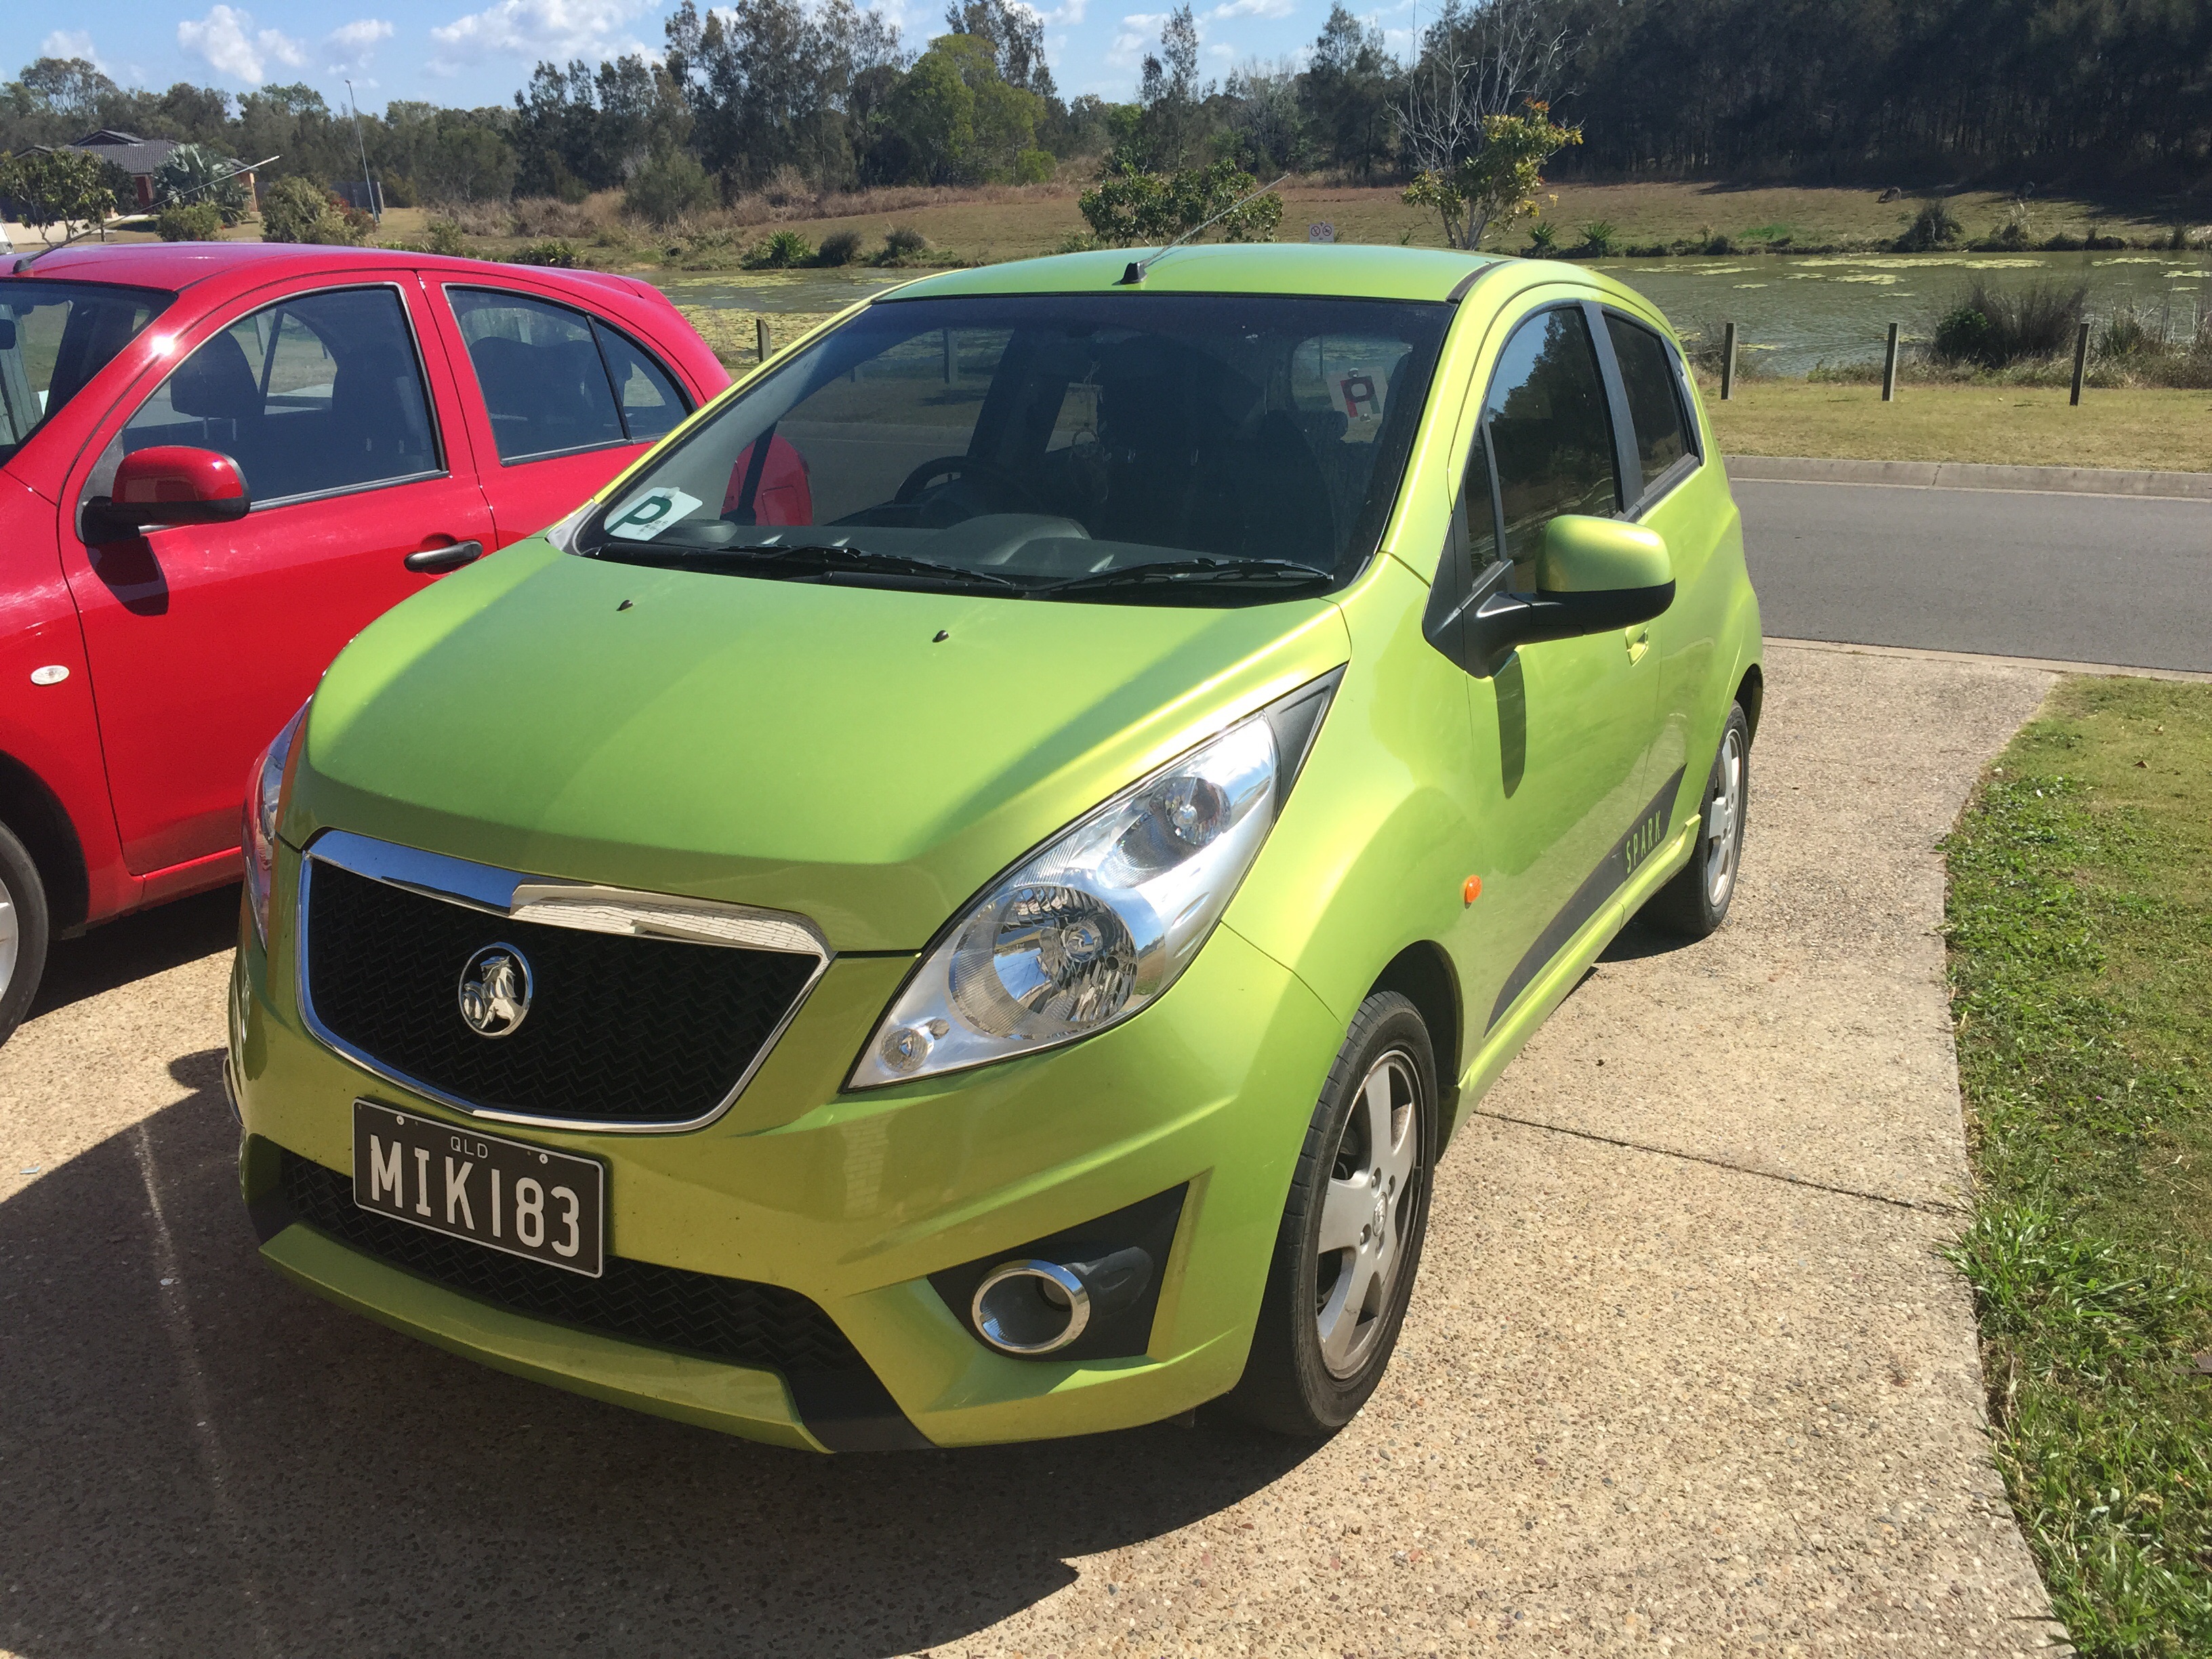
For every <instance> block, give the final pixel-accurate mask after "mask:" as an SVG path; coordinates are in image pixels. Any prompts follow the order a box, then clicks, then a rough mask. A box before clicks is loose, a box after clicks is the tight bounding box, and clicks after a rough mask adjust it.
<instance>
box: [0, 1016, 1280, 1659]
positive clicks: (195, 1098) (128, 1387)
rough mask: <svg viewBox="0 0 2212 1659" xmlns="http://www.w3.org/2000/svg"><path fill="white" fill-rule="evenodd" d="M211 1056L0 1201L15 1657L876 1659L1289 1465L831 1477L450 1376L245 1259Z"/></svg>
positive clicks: (1232, 1451) (191, 1057) (1246, 1439)
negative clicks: (167, 1094)
mask: <svg viewBox="0 0 2212 1659" xmlns="http://www.w3.org/2000/svg"><path fill="white" fill-rule="evenodd" d="M219 1061H220V1054H219V1053H218V1052H210V1053H206V1054H187V1055H184V1056H180V1057H179V1058H178V1059H177V1060H173V1061H172V1062H171V1066H170V1072H171V1075H172V1076H173V1078H175V1079H177V1080H178V1081H179V1083H181V1084H183V1085H185V1087H187V1088H190V1089H191V1090H192V1091H193V1092H192V1093H191V1095H190V1096H189V1097H186V1098H185V1099H183V1100H181V1101H179V1102H177V1103H175V1104H173V1105H171V1106H168V1107H166V1108H164V1109H161V1110H160V1111H158V1112H156V1113H155V1114H154V1115H152V1116H150V1117H149V1118H147V1119H145V1120H144V1121H142V1122H140V1123H138V1124H136V1125H133V1126H132V1127H131V1128H129V1129H126V1130H125V1131H123V1132H122V1133H118V1134H116V1135H113V1136H112V1137H110V1138H109V1139H106V1140H104V1141H101V1142H100V1143H99V1144H97V1145H96V1146H94V1147H92V1148H91V1149H90V1150H89V1151H88V1152H85V1153H83V1154H82V1155H81V1156H79V1157H76V1158H72V1159H70V1161H68V1162H67V1163H65V1164H62V1165H61V1166H59V1167H58V1168H56V1169H54V1170H52V1171H51V1172H50V1173H47V1174H46V1175H44V1176H40V1178H39V1179H37V1180H35V1181H33V1182H32V1183H31V1184H30V1185H29V1186H28V1187H27V1188H23V1189H22V1190H21V1192H19V1193H18V1194H16V1195H15V1197H13V1198H12V1199H10V1200H7V1201H6V1202H5V1203H4V1204H0V1316H4V1318H5V1321H6V1325H7V1330H8V1334H7V1337H6V1340H4V1342H0V1400H4V1401H6V1402H7V1409H6V1410H5V1411H4V1412H0V1559H4V1560H5V1562H6V1563H7V1565H6V1566H5V1567H4V1568H0V1649H5V1650H8V1651H9V1652H12V1653H14V1654H16V1655H20V1656H23V1659H49V1656H53V1659H58V1656H64V1655H67V1656H71V1659H101V1656H107V1655H121V1654H124V1653H126V1652H128V1653H139V1652H145V1651H155V1652H168V1653H191V1654H195V1655H209V1656H215V1655H227V1654H232V1653H237V1654H257V1655H258V1654H270V1655H275V1654H279V1653H315V1654H333V1655H334V1654H375V1655H386V1654H398V1653H405V1654H408V1655H410V1656H412V1655H417V1654H439V1653H447V1652H459V1651H462V1650H467V1651H469V1652H471V1653H472V1654H479V1655H480V1654H485V1653H546V1652H554V1651H569V1650H586V1651H590V1652H593V1653H605V1654H629V1653H633V1652H635V1653H647V1652H652V1653H687V1654H690V1653H710V1652H711V1653H729V1654H750V1653H774V1654H779V1655H783V1654H806V1655H821V1656H834V1659H845V1656H852V1659H873V1656H878V1655H887V1654H892V1653H898V1652H903V1651H906V1650H910V1649H914V1648H919V1647H927V1646H932V1645H934V1644H940V1643H945V1642H951V1641H957V1640H958V1639H960V1638H963V1637H967V1636H969V1635H972V1634H973V1633H975V1632H978V1631H981V1630H982V1629H984V1628H985V1627H987V1626H990V1625H992V1624H994V1622H996V1621H998V1620H1002V1619H1004V1618H1006V1617H1007V1616H1008V1615H1010V1614H1012V1613H1016V1612H1018V1611H1019V1610H1020V1609H1021V1608H1023V1607H1027V1606H1030V1605H1031V1604H1033V1603H1035V1602H1037V1601H1041V1600H1042V1599H1044V1598H1045V1597H1048V1596H1050V1595H1054V1594H1055V1593H1056V1592H1059V1591H1061V1590H1063V1589H1067V1588H1068V1587H1069V1586H1071V1585H1073V1584H1074V1583H1075V1581H1076V1574H1075V1572H1074V1571H1073V1569H1072V1568H1071V1567H1070V1566H1069V1565H1067V1562H1068V1560H1069V1559H1071V1558H1074V1557H1082V1556H1092V1555H1096V1554H1098V1553H1101V1552H1106V1551H1111V1550H1114V1549H1115V1548H1117V1547H1121V1546H1123V1545H1127V1544H1132V1543H1135V1542H1138V1541H1143V1540H1146V1539H1150V1538H1154V1537H1157V1536H1158V1535H1160V1534H1164V1533H1167V1532H1170V1531H1172V1530H1174V1529H1176V1528H1181V1527H1183V1526H1185V1525H1187V1524H1188V1523H1190V1522H1195V1521H1199V1520H1201V1519H1203V1518H1204V1517H1206V1516H1209V1515H1212V1514H1214V1513H1216V1512H1218V1511H1219V1510H1223V1509H1225V1508H1226V1507H1228V1506H1229V1505H1231V1504H1234V1503H1236V1502H1237V1500H1239V1499H1241V1498H1245V1497H1247V1496H1248V1495H1249V1494H1250V1493H1252V1492H1255V1491H1256V1490H1258V1489H1259V1488H1261V1487H1263V1486H1267V1484H1268V1483H1269V1482H1271V1481H1273V1480H1276V1479H1278V1478H1279V1476H1281V1475H1282V1474H1285V1472H1287V1471H1288V1470H1289V1469H1291V1468H1293V1467H1295V1466H1296V1465H1297V1463H1298V1462H1301V1461H1302V1460H1303V1459H1304V1457H1305V1456H1306V1455H1309V1450H1310V1449H1308V1448H1305V1447H1301V1446H1296V1445H1292V1444H1290V1443H1284V1442H1279V1441H1274V1440H1271V1439H1267V1438H1265V1437H1259V1436H1256V1435H1249V1434H1246V1433H1244V1432H1243V1431H1240V1430H1237V1429H1236V1428H1233V1427H1226V1426H1215V1425H1211V1424H1207V1425H1203V1426H1200V1427H1199V1428H1197V1429H1187V1428H1182V1427H1176V1426H1172V1425H1162V1426H1158V1427H1155V1428H1151V1429H1145V1430H1139V1431H1131V1432H1128V1433H1123V1434H1117V1435H1107V1436H1099V1437H1093V1438H1091V1439H1085V1440H1079V1441H1063V1442H1058V1443H1048V1444H1040V1445H1033V1446H1025V1447H1006V1448H988V1449H978V1450H971V1451H961V1452H922V1453H912V1454H893V1455H879V1456H872V1457H850V1458H829V1457H817V1456H813V1455H807V1454H804V1453H797V1452H788V1451H782V1450H778V1449H774V1448H769V1447H763V1446H756V1445H752V1444H750V1443H746V1442H743V1441H738V1440H734V1439H730V1438H726V1437H722V1436H720V1435H716V1434H713V1433H710V1432H708V1431H702V1430H696V1429H691V1428H688V1427H685V1426H684V1425H678V1424H672V1423H665V1422H661V1421H659V1420H658V1419H652V1418H647V1417H642V1416H639V1415H636V1414H635V1413H628V1412H624V1411H622V1410H619V1409H617V1408H615V1407H607V1406H602V1405H600V1404H598V1403H597V1402H594V1401H587V1400H583V1399H579V1398H576V1397H574V1396H571V1395H566V1394H562V1393H560V1392H558V1391H556V1390H554V1389H546V1388H543V1387H540V1386H538V1385H536V1384H533V1383H525V1382H522V1381H520V1380H518V1379H515V1378H512V1377H507V1376H501V1375H500V1374H498V1373H496V1372H494V1371H490V1370H485V1369H483V1368H482V1367H480V1366H477V1365H474V1364H469V1363H467V1362H465V1361H463V1360H459V1359H456V1358H452V1357H450V1356H448V1355H446V1354H443V1353H441V1352H438V1351H436V1350H435V1349H433V1348H430V1347H428V1346H424V1345H422V1344H421V1343H418V1342H416V1341H413V1340H410V1339H408V1338H405V1337H402V1336H400V1335H398V1334H395V1333H392V1332H389V1331H386V1330H385V1329H384V1328H381V1327H380V1326H377V1325H375V1324H373V1323H371V1322H368V1321H367V1320H365V1319H362V1318H359V1317H356V1316H352V1315H349V1314H347V1313H345V1312H343V1311H341V1310H337V1309H336V1308H332V1307H330V1306H328V1305H326V1304H323V1303H321V1302H319V1301H318V1300H316V1299H315V1298H313V1297H309V1296H308V1295H307V1294H306V1293H304V1292H302V1291H298V1290H295V1288H293V1287H292V1286H291V1285H288V1284H286V1283H285V1282H283V1280H281V1279H278V1278H276V1275H275V1274H274V1273H270V1271H269V1270H268V1269H267V1268H265V1267H264V1266H263V1265H262V1264H261V1262H260V1261H259V1259H258V1255H257V1254H256V1251H255V1249H254V1243H253V1238H252V1233H251V1231H249V1229H248V1227H247V1225H246V1218H245V1215H244V1213H243V1212H242V1210H241V1209H240V1204H239V1200H238V1195H237V1187H236V1178H235V1165H234V1155H235V1148H236V1144H237V1132H236V1129H235V1127H234V1124H233V1121H232V1120H231V1117H230V1115H229V1112H228V1109H227V1108H226V1106H225V1105H224V1104H223V1102H222V1097H221V1093H220V1085H219V1082H218V1074H219ZM1112 1576H1113V1574H1112V1569H1111V1567H1110V1565H1109V1568H1108V1570H1107V1577H1108V1578H1109V1579H1110V1578H1111V1577H1112ZM1123 1588H1124V1589H1126V1586H1124V1587H1123ZM1072 1593H1073V1594H1079V1595H1086V1596H1089V1595H1097V1594H1099V1593H1100V1591H1099V1590H1098V1589H1097V1582H1096V1581H1093V1582H1092V1583H1091V1584H1089V1585H1086V1586H1085V1587H1084V1588H1082V1589H1077V1590H1075V1591H1073V1592H1072Z"/></svg>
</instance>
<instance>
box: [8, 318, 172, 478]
mask: <svg viewBox="0 0 2212 1659" xmlns="http://www.w3.org/2000/svg"><path fill="white" fill-rule="evenodd" d="M175 297H176V296H175V295H170V294H155V293H150V292H149V291H147V290H146V289H129V288H107V287H103V286H100V285H99V284H96V283H41V282H34V281H31V280H28V279H24V280H17V279H15V278H9V279H7V280H5V281H0V461H4V460H6V459H9V457H10V456H12V455H13V454H15V452H16V451H17V450H19V449H21V447H23V442H24V441H25V440H26V439H27V438H28V437H29V436H30V435H31V434H32V433H33V432H35V431H37V430H38V428H39V427H40V425H41V424H42V423H43V422H45V421H46V418H47V417H48V416H51V415H52V414H54V413H55V412H56V411H58V410H59V409H60V408H61V406H62V405H63V404H65V403H67V402H68V401H69V400H70V398H74V397H76V394H77V393H78V392H82V391H83V390H84V388H85V384H86V382H88V381H89V380H91V379H92V377H93V376H94V375H95V374H99V373H100V370H101V369H103V368H106V367H107V365H108V364H109V363H110V362H112V361H113V359H114V356H115V354H116V353H117V352H118V351H120V350H122V349H123V348H124V347H125V346H127V345H129V344H130V343H131V341H133V340H134V339H136V338H137V337H138V331H139V330H141V329H143V328H144V327H145V326H146V325H147V324H149V323H150V322H152V321H153V320H154V319H155V318H156V317H158V316H160V315H161V311H162V308H163V307H166V306H167V304H168V303H169V301H171V300H173V299H174V298H175Z"/></svg>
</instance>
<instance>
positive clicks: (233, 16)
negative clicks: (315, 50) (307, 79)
mask: <svg viewBox="0 0 2212 1659" xmlns="http://www.w3.org/2000/svg"><path fill="white" fill-rule="evenodd" d="M177 44H178V45H179V46H182V47H183V48H184V49H185V51H186V52H191V54H192V55H193V56H194V57H196V58H204V59H206V60H207V64H208V66H209V67H210V68H211V69H213V70H216V71H217V72H218V73H220V74H223V75H228V76H230V77H231V78H232V79H233V80H236V81H244V82H247V83H248V84H258V83H259V82H260V81H261V80H262V79H263V78H264V71H266V70H267V69H268V68H269V66H270V64H271V63H277V64H287V65H289V66H290V67H291V68H294V69H297V68H298V67H299V66H300V65H301V64H304V63H306V62H307V48H306V47H304V46H301V44H300V42H298V41H297V40H294V39H292V37H291V36H290V35H289V34H286V33H283V32H282V31H280V30H277V29H256V28H255V27H253V14H252V12H249V11H241V10H239V9H237V8H235V7H233V6H210V7H209V8H208V15H206V16H204V17H203V18H201V19H200V20H199V21H197V22H192V21H189V20H187V21H185V22H182V23H179V24H178V25H177Z"/></svg>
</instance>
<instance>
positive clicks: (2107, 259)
mask: <svg viewBox="0 0 2212 1659" xmlns="http://www.w3.org/2000/svg"><path fill="white" fill-rule="evenodd" d="M1595 269H1596V270H1603V271H1606V272H1608V273H1610V274H1611V275H1613V276H1617V277H1619V278H1620V280H1621V281H1623V282H1625V283H1627V284H1628V285H1629V286H1630V287H1632V288H1633V289H1636V290H1638V292H1639V293H1641V294H1643V295H1645V296H1646V297H1647V298H1649V299H1650V301H1652V303H1654V304H1655V305H1656V306H1657V307H1659V308H1660V309H1661V310H1662V311H1663V312H1665V313H1666V314H1667V318H1668V321H1669V322H1671V323H1673V324H1674V326H1675V327H1676V328H1678V329H1680V330H1682V331H1686V332H1696V331H1699V330H1700V329H1702V328H1704V327H1705V326H1706V325H1711V326H1712V327H1714V328H1716V329H1717V328H1718V326H1719V325H1720V324H1721V323H1723V322H1726V321H1730V320H1733V321H1734V322H1735V325H1736V339H1737V345H1738V349H1739V352H1740V353H1741V357H1740V359H1739V361H1748V362H1756V363H1758V365H1759V368H1762V369H1764V370H1765V371H1767V372H1768V373H1771V374H1804V373H1805V372H1806V370H1808V369H1809V368H1812V367H1813V366H1814V364H1815V363H1817V362H1821V361H1822V360H1823V359H1825V360H1826V361H1827V362H1832V363H1844V362H1856V361H1863V360H1866V359H1869V358H1879V357H1880V356H1881V350H1882V341H1883V337H1884V336H1885V334H1886V332H1887V330H1888V327H1889V325H1890V324H1891V323H1892V322H1897V323H1901V324H1902V325H1904V334H1905V338H1906V339H1907V340H1923V339H1925V338H1926V337H1928V335H1929V331H1931V330H1932V329H1933V328H1934V326H1935V322H1936V318H1937V317H1938V316H1940V315H1941V314H1942V313H1943V312H1944V311H1946V310H1948V308H1949V307H1950V306H1951V304H1952V303H1953V301H1954V300H1955V299H1956V298H1957V296H1958V295H1960V293H1961V291H1963V290H1964V289H1965V288H1966V284H1967V283H1968V282H1970V281H1971V280H1972V278H1974V277H1975V276H1984V277H1986V278H1987V279H1989V280H1990V281H1991V282H1994V283H2000V284H2002V285H2004V286H2006V287H2011V286H2014V285H2020V286H2023V287H2024V286H2026V285H2027V283H2033V282H2039V281H2048V282H2060V283H2067V284H2069V285H2071V284H2073V283H2087V284H2088V288H2089V307H2090V311H2091V313H2092V314H2093V315H2095V316H2106V315H2109V314H2110V313H2112V311H2113V310H2114V309H2115V308H2116V307H2119V306H2124V305H2125V306H2134V307H2139V308H2142V307H2148V308H2149V309H2150V310H2151V311H2152V312H2154V313H2160V314H2163V315H2164V317H2165V318H2166V324H2167V329H2168V332H2169V333H2171V334H2172V335H2174V336H2177V337H2179V336H2184V335H2186V334H2188V333H2189V332H2191V331H2193V330H2194V329H2195V327H2196V324H2197V317H2198V316H2199V314H2200V313H2212V258H2207V257H2206V256H2205V255H2203V254H2201V253H2198V254H2183V253H2137V252H2111V253H1933V254H1930V253H1920V254H1893V253H1850V254H1840V253H1839V254H1746V255H1742V256H1740V257H1737V258H1716V259H1601V260H1597V261H1595ZM912 275H914V273H913V272H911V271H892V270H868V269H866V268H865V267H863V268H859V269H848V270H742V271H730V272H726V273H720V274H717V275H714V276H685V275H683V274H681V273H679V272H671V273H669V274H667V275H665V276H654V277H653V281H655V282H657V283H659V286H660V287H662V288H664V289H666V290H667V291H668V296H669V298H670V299H671V300H673V301H675V302H676V303H677V304H678V305H679V306H700V307H707V308H708V309H710V310H716V311H722V310H729V311H743V312H754V311H759V312H767V313H770V314H779V313H787V312H807V313H820V312H824V311H836V310H841V309H842V308H843V307H846V306H848V305H850V304H852V303H853V302H854V301H855V300H859V299H860V298H862V297H864V296H865V295H868V294H870V293H872V292H874V291H876V290H877V289H884V288H888V287H889V286H890V285H891V284H892V283H899V282H903V281H905V280H906V279H907V278H908V276H912Z"/></svg>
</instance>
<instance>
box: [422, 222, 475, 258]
mask: <svg viewBox="0 0 2212 1659" xmlns="http://www.w3.org/2000/svg"><path fill="white" fill-rule="evenodd" d="M430 252H433V253H442V254H445V255H446V256H447V258H454V259H465V258H468V257H469V245H468V243H467V242H466V241H465V240H464V239H463V238H462V235H461V228H460V227H459V225H457V224H455V223H454V222H453V221H452V220H451V219H433V220H431V221H430Z"/></svg>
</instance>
